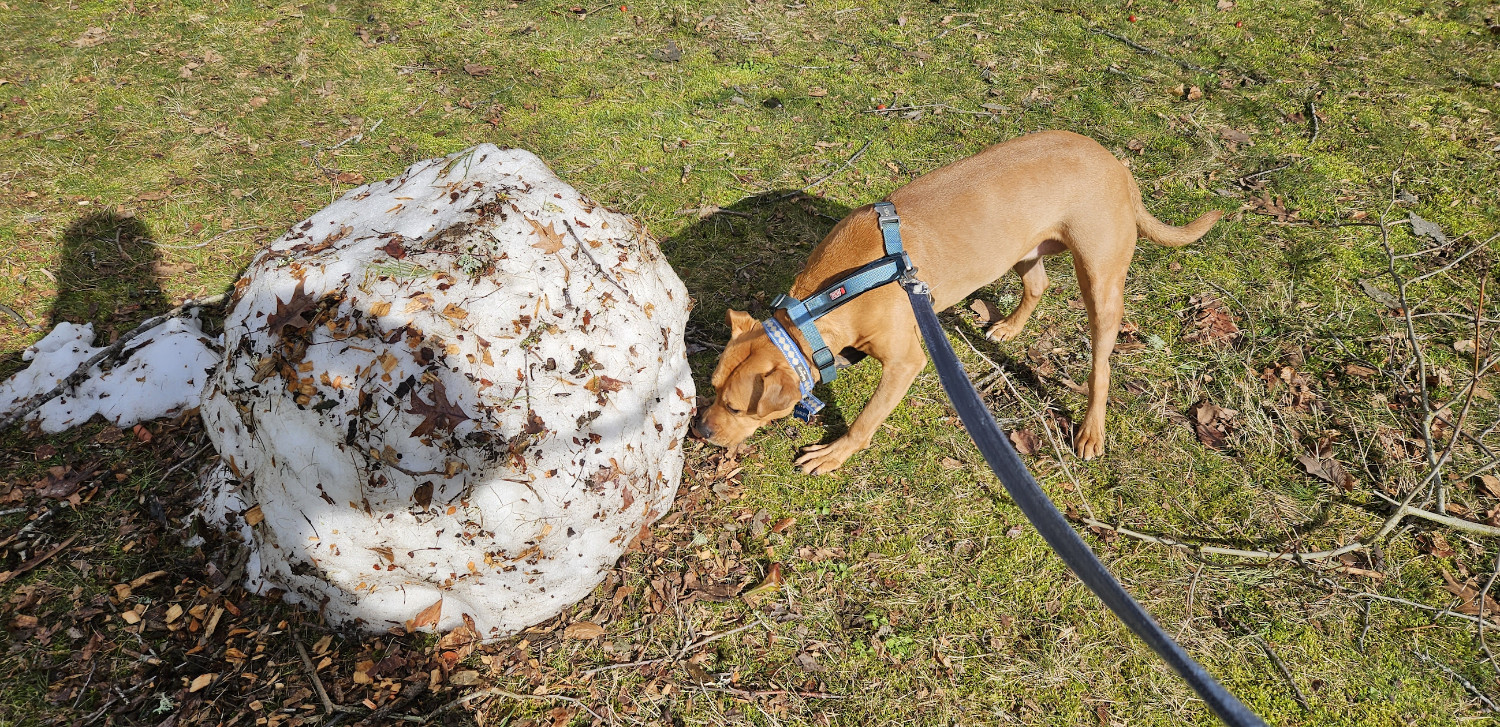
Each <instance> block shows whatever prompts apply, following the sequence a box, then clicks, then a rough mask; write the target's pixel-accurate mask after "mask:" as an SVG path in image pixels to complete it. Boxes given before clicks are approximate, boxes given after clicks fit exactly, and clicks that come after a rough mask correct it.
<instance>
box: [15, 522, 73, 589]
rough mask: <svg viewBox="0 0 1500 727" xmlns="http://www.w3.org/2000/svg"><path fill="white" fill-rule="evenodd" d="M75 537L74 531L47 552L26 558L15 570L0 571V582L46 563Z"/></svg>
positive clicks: (65, 547) (71, 542)
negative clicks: (29, 558)
mask: <svg viewBox="0 0 1500 727" xmlns="http://www.w3.org/2000/svg"><path fill="white" fill-rule="evenodd" d="M77 539H78V534H77V533H75V534H73V535H72V536H70V537H69V538H68V539H67V540H64V541H62V542H61V543H58V544H57V547H55V548H53V549H51V550H49V551H47V552H45V553H43V554H41V555H39V556H37V557H35V558H32V559H31V560H28V561H26V562H25V563H22V564H21V565H20V566H18V567H17V568H16V569H15V570H13V571H6V572H4V573H0V583H5V582H6V581H9V580H11V579H14V578H15V577H16V576H19V575H21V574H23V573H26V572H27V571H30V570H31V569H32V568H35V567H37V566H39V565H41V564H43V563H46V562H47V561H49V560H51V559H52V556H54V555H57V554H58V553H61V552H63V551H64V550H66V549H67V547H68V546H69V545H72V544H73V541H75V540H77Z"/></svg>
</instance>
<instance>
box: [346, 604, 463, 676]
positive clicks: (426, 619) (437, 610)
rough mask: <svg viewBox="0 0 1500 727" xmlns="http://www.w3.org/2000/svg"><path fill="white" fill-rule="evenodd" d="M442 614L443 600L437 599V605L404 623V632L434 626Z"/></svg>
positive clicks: (423, 610) (425, 609) (429, 607)
mask: <svg viewBox="0 0 1500 727" xmlns="http://www.w3.org/2000/svg"><path fill="white" fill-rule="evenodd" d="M442 613H443V599H441V598H439V599H438V600H437V603H434V604H432V605H431V606H428V607H427V608H424V609H422V610H421V611H420V612H418V613H417V615H415V616H413V617H412V618H411V620H410V621H407V622H406V630H407V631H416V630H417V629H420V628H422V627H424V626H436V625H437V622H438V617H439V616H441V615H442ZM360 671H369V670H368V669H363V670H360Z"/></svg>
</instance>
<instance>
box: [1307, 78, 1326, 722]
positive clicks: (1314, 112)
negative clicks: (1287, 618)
mask: <svg viewBox="0 0 1500 727" xmlns="http://www.w3.org/2000/svg"><path fill="white" fill-rule="evenodd" d="M1307 118H1308V120H1309V121H1311V122H1312V136H1311V137H1309V138H1308V140H1307V145H1308V146H1312V145H1313V144H1316V143H1318V134H1319V133H1321V132H1322V131H1323V127H1322V126H1321V125H1320V124H1319V123H1318V106H1317V104H1314V103H1313V102H1311V101H1308V102H1307ZM1303 708H1304V709H1305V708H1306V705H1303Z"/></svg>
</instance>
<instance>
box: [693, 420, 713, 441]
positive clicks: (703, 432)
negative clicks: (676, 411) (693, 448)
mask: <svg viewBox="0 0 1500 727" xmlns="http://www.w3.org/2000/svg"><path fill="white" fill-rule="evenodd" d="M692 431H693V436H695V437H697V438H699V439H705V440H706V439H711V438H712V437H713V436H714V430H713V428H712V427H710V426H708V425H707V424H704V423H703V420H702V419H694V420H693V426H692Z"/></svg>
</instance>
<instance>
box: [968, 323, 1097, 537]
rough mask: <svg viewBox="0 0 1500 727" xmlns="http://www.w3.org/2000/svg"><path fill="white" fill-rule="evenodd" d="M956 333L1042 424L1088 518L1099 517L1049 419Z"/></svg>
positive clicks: (998, 368) (1003, 371) (986, 358)
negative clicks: (1058, 441) (1086, 495)
mask: <svg viewBox="0 0 1500 727" xmlns="http://www.w3.org/2000/svg"><path fill="white" fill-rule="evenodd" d="M954 332H955V333H957V334H958V337H959V338H962V339H963V340H964V344H965V345H967V346H968V347H969V350H970V351H973V352H974V355H975V356H978V357H979V358H981V359H983V360H984V362H985V363H987V364H989V365H990V366H991V367H993V368H994V369H995V372H996V373H998V374H1000V378H1002V379H1004V380H1005V388H1006V389H1009V390H1010V395H1011V396H1012V397H1014V398H1015V400H1016V401H1019V402H1021V403H1022V404H1025V405H1026V408H1027V409H1030V410H1031V413H1032V415H1033V416H1035V417H1036V418H1037V421H1039V422H1041V424H1042V431H1043V432H1044V433H1046V435H1047V442H1048V443H1050V444H1051V445H1052V453H1053V455H1054V456H1056V457H1057V463H1058V464H1059V465H1061V466H1062V468H1063V472H1064V473H1066V474H1067V475H1068V479H1069V480H1072V482H1073V489H1074V491H1075V492H1077V493H1078V501H1079V502H1080V503H1082V504H1083V511H1084V512H1086V513H1088V516H1089V517H1091V518H1092V517H1097V516H1096V515H1095V514H1094V506H1093V505H1091V504H1089V499H1088V498H1087V497H1084V495H1083V484H1082V483H1080V482H1079V481H1078V477H1077V476H1075V475H1074V474H1073V468H1071V467H1069V466H1068V463H1067V461H1066V460H1065V459H1064V458H1063V448H1062V445H1060V444H1058V443H1057V438H1056V437H1054V436H1052V427H1051V426H1050V425H1049V424H1048V423H1047V418H1046V417H1045V416H1043V415H1042V411H1041V410H1040V409H1037V408H1036V407H1034V406H1032V405H1031V402H1029V401H1027V400H1026V399H1023V398H1021V392H1019V391H1017V390H1016V386H1015V384H1012V383H1011V381H1010V376H1008V375H1006V373H1005V370H1004V369H1002V368H1000V364H997V363H995V362H994V361H992V360H991V359H990V357H989V356H986V355H984V354H983V353H980V352H979V349H977V348H975V347H974V344H973V343H970V342H969V337H968V336H965V335H964V334H963V332H962V331H954Z"/></svg>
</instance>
